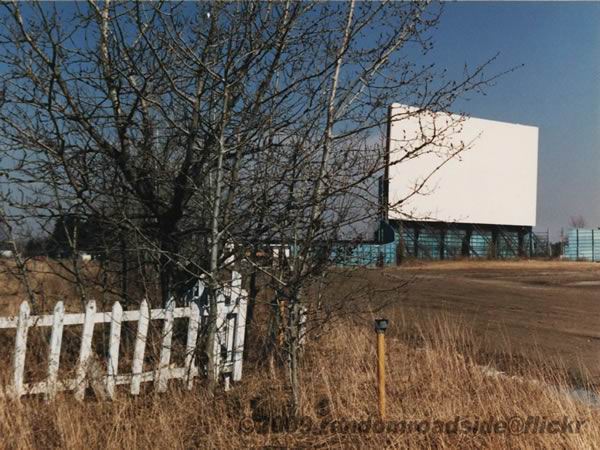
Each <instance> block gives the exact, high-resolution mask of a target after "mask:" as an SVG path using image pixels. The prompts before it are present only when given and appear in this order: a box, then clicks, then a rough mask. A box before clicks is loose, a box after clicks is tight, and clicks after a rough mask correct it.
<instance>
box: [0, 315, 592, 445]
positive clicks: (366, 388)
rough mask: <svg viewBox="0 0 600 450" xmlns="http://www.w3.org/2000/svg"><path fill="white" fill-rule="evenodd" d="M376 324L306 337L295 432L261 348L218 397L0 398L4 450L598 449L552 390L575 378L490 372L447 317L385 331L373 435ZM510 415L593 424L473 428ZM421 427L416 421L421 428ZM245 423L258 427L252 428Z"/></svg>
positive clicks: (341, 324) (584, 411)
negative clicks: (383, 408)
mask: <svg viewBox="0 0 600 450" xmlns="http://www.w3.org/2000/svg"><path fill="white" fill-rule="evenodd" d="M371 319H372V317H371V318H368V320H366V319H365V320H356V318H354V319H352V320H351V318H344V319H341V320H339V321H336V322H332V323H330V324H329V325H326V326H325V329H324V330H323V332H322V333H321V335H320V337H319V338H318V339H317V340H311V341H309V343H308V345H307V348H306V355H305V359H304V362H303V366H302V370H301V374H302V383H303V389H302V400H303V409H302V411H301V415H302V417H300V418H297V420H299V421H300V422H299V423H294V422H288V424H287V425H288V427H291V429H288V430H287V432H286V431H285V429H282V427H279V428H278V427H277V426H278V425H281V423H279V422H277V421H276V423H274V424H273V427H272V428H270V429H269V427H266V426H265V425H264V424H265V423H268V421H269V420H273V419H276V418H277V417H280V416H282V415H286V414H287V413H288V412H289V407H288V400H287V399H288V395H287V389H286V382H285V374H284V372H283V371H282V370H280V369H276V370H275V371H270V370H268V369H265V368H264V365H263V364H261V361H260V360H259V358H258V357H257V356H256V355H255V356H254V357H253V358H251V360H250V361H249V362H248V363H247V364H246V366H245V369H244V370H245V373H244V379H243V381H242V382H241V383H239V384H237V385H236V386H235V387H234V388H233V389H232V390H231V391H230V392H228V393H223V392H220V393H218V394H217V395H216V396H213V395H212V394H210V393H209V391H208V390H207V389H206V387H204V386H203V385H199V386H196V387H195V388H194V390H193V391H191V392H187V391H185V390H183V389H182V388H181V386H179V385H178V384H176V383H174V382H172V384H171V385H170V389H169V391H168V392H167V393H165V394H154V393H148V394H146V395H143V396H140V397H139V398H132V397H130V396H128V395H127V394H126V392H125V391H121V392H119V394H118V398H117V399H116V400H115V401H113V402H101V401H95V400H91V399H90V400H86V401H85V402H82V403H79V402H77V401H75V400H74V399H73V397H72V396H71V395H69V394H65V395H63V396H60V397H58V398H57V400H55V401H54V402H52V403H48V404H47V403H44V402H43V401H42V400H41V399H37V398H25V399H23V400H22V401H21V402H20V403H16V402H12V401H9V400H7V399H4V400H0V403H3V404H1V405H0V436H2V439H1V442H2V444H3V445H2V446H3V447H5V448H182V449H184V448H215V449H217V448H218V449H226V448H252V447H263V446H272V447H296V448H365V449H366V448H482V447H484V448H594V447H595V446H596V445H597V444H596V443H597V442H600V421H599V420H598V419H599V418H600V415H599V410H597V409H594V408H592V407H590V406H588V405H587V404H585V403H582V402H579V401H576V400H574V399H572V398H571V397H569V396H567V395H565V394H564V393H560V392H559V391H557V390H556V389H555V388H553V387H563V388H565V389H566V388H567V387H568V386H569V385H570V384H571V382H572V380H571V378H570V377H569V374H568V373H567V372H566V371H565V370H561V369H560V368H557V367H556V366H555V365H554V366H552V367H551V366H540V365H539V364H536V363H533V362H529V361H522V360H516V359H515V360H512V359H511V358H510V357H509V358H507V359H506V361H504V363H503V366H502V369H503V370H506V371H507V372H508V373H509V374H512V373H517V372H518V373H519V375H520V377H519V378H516V379H512V378H509V377H492V376H486V375H485V374H484V371H483V370H482V367H481V365H480V364H481V349H480V348H479V346H478V342H477V340H476V339H474V338H473V336H472V335H471V333H470V330H469V327H468V325H466V324H464V323H459V322H451V321H449V320H446V319H447V318H445V317H443V316H439V317H437V318H436V319H434V320H423V321H420V322H411V323H403V322H402V321H401V320H398V321H396V322H395V323H392V325H391V328H390V330H389V332H388V335H387V336H388V340H387V349H388V353H387V395H388V416H387V422H386V424H385V425H386V426H388V427H389V430H388V432H383V433H382V432H376V430H375V429H374V428H373V427H372V428H371V430H370V431H369V432H367V430H366V428H368V426H369V424H371V425H373V424H375V423H376V421H377V391H376V387H375V381H376V364H375V363H376V356H375V333H374V331H373V330H372V321H371ZM411 320H412V319H411ZM250 342H253V341H252V340H251V341H250ZM40 345H42V344H40ZM253 353H254V352H253ZM508 356H510V355H508ZM7 370H8V369H7V367H6V366H5V367H4V369H3V370H2V374H0V375H2V376H4V377H5V376H6V375H7ZM529 380H540V381H542V383H539V382H538V383H536V382H532V381H529ZM580 382H581V383H585V379H583V380H580ZM515 416H517V417H522V418H523V419H524V420H527V418H528V417H529V416H532V417H535V416H539V417H545V418H546V419H545V420H546V421H550V420H554V419H557V420H560V421H561V422H562V421H563V418H564V417H567V418H568V419H569V420H585V421H586V422H585V424H584V425H583V426H582V428H581V430H580V432H579V433H576V432H573V433H569V432H567V433H548V432H543V433H540V432H533V431H534V430H532V429H531V425H530V432H528V433H523V434H514V435H513V434H510V433H508V432H504V433H487V432H484V431H485V430H483V428H481V427H480V428H479V431H477V430H474V428H473V426H475V423H474V422H475V421H477V420H480V421H482V422H483V424H485V423H486V422H487V421H489V420H490V418H493V419H496V420H502V419H508V418H511V417H515ZM456 417H459V418H460V420H461V421H462V420H470V421H471V422H472V424H471V425H473V426H472V427H471V429H470V430H467V429H461V431H460V432H456V433H454V432H452V431H453V430H452V427H451V426H450V428H448V429H447V430H446V429H444V430H443V432H438V431H439V430H438V429H434V430H428V431H425V430H424V428H425V426H427V425H426V424H433V425H435V424H436V423H435V422H434V421H436V420H439V421H442V422H443V423H442V425H441V426H443V427H445V426H447V425H446V422H450V423H453V422H454V420H455V418H456ZM242 420H243V421H242ZM353 421H354V422H356V423H359V422H360V423H359V425H360V426H361V427H363V428H362V431H361V429H359V428H356V427H355V428H354V429H353V428H352V426H353V425H352V424H353ZM368 421H371V422H368ZM422 421H425V422H422ZM411 423H412V425H411ZM418 423H421V425H420V428H414V427H413V425H415V424H418ZM461 423H463V422H461ZM294 424H296V425H299V426H297V427H294ZM463 424H464V423H463ZM483 424H481V426H483ZM465 425H466V424H465ZM437 426H440V423H438V425H437ZM538 426H539V422H538ZM243 427H250V429H252V428H253V427H254V430H255V431H252V432H245V431H244V429H242V428H243ZM411 427H413V428H411ZM283 428H285V427H283ZM297 428H299V429H297ZM446 431H449V432H446Z"/></svg>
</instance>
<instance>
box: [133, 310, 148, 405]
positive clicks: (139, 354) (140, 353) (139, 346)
mask: <svg viewBox="0 0 600 450" xmlns="http://www.w3.org/2000/svg"><path fill="white" fill-rule="evenodd" d="M149 324H150V308H149V307H148V301H147V300H146V299H144V300H142V303H141V305H140V318H139V320H138V328H137V334H136V336H135V349H134V351H133V362H132V363H131V372H132V377H131V393H132V394H133V395H137V394H139V393H140V385H141V384H142V372H143V371H144V353H145V351H146V337H147V336H148V325H149Z"/></svg>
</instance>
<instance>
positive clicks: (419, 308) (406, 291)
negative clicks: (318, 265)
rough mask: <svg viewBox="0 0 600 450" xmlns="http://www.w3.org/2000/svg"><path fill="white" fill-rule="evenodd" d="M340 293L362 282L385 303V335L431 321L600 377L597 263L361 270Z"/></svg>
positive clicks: (371, 297) (489, 345)
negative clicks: (387, 328) (439, 320)
mask: <svg viewBox="0 0 600 450" xmlns="http://www.w3.org/2000/svg"><path fill="white" fill-rule="evenodd" d="M340 276H343V277H347V278H346V279H345V280H344V282H343V283H342V285H343V288H340V287H339V286H338V287H337V288H336V293H337V295H338V296H340V295H341V296H343V295H352V293H356V292H358V291H359V290H360V289H361V286H368V288H367V289H366V290H365V291H364V293H365V296H366V297H365V298H367V299H368V301H369V302H372V303H373V304H377V303H382V304H383V303H386V304H388V306H387V307H386V309H385V311H386V312H385V314H387V315H388V316H389V318H390V319H391V320H392V324H391V326H390V333H395V332H403V330H404V331H405V330H407V329H410V328H415V327H416V328H419V327H420V326H421V324H422V323H424V322H426V321H427V319H430V318H443V320H446V321H448V324H449V325H450V326H453V325H454V324H455V325H456V326H457V328H464V329H467V330H469V332H471V333H472V334H473V336H474V337H475V339H476V340H477V341H478V342H479V343H480V344H481V346H482V348H484V349H485V350H486V351H489V352H500V353H504V354H511V355H517V356H524V357H525V358H527V359H530V360H534V361H544V362H550V363H552V364H559V365H561V366H566V368H567V369H568V370H569V371H570V372H577V373H581V374H582V375H585V376H586V377H589V378H590V381H592V382H593V383H594V384H596V383H598V382H599V381H600V264H597V263H585V262H566V261H498V262H495V261H456V262H436V263H419V264H414V265H408V266H400V267H393V268H386V269H361V270H356V271H353V272H352V273H351V274H344V275H340Z"/></svg>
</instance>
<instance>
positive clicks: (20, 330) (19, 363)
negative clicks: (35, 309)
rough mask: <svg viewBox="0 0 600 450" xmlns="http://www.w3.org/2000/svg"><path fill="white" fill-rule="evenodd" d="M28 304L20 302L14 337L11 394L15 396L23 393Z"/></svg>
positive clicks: (17, 396)
mask: <svg viewBox="0 0 600 450" xmlns="http://www.w3.org/2000/svg"><path fill="white" fill-rule="evenodd" d="M29 314H30V309H29V304H28V303H27V302H23V303H21V306H20V307H19V316H18V319H17V335H16V337H15V353H14V355H13V386H12V394H13V396H15V397H16V398H19V397H20V396H21V395H23V392H24V387H23V374H24V372H25V356H26V353H27V334H28V331H29V317H30V316H29Z"/></svg>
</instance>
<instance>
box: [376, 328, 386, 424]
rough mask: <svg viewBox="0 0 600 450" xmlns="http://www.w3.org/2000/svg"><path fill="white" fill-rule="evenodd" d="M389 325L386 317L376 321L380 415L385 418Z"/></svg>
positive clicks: (382, 418)
mask: <svg viewBox="0 0 600 450" xmlns="http://www.w3.org/2000/svg"><path fill="white" fill-rule="evenodd" d="M387 326H388V321H387V320H386V319H377V320H376V321H375V330H376V331H377V394H378V398H379V416H380V417H381V420H385V330H386V328H387Z"/></svg>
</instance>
